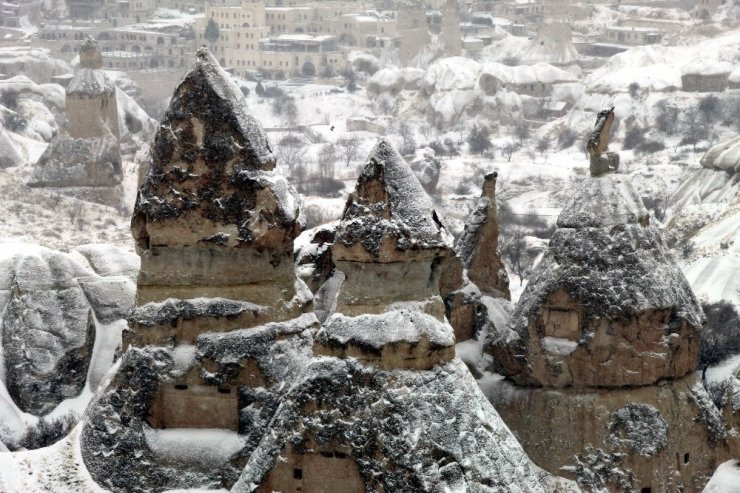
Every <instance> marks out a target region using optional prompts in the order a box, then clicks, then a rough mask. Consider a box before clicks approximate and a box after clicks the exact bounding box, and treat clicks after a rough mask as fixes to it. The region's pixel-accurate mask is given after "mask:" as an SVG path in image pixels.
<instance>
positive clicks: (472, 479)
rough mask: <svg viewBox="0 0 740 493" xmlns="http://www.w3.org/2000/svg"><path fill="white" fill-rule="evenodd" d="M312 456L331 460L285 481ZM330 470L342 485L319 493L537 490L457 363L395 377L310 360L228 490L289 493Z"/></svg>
mask: <svg viewBox="0 0 740 493" xmlns="http://www.w3.org/2000/svg"><path fill="white" fill-rule="evenodd" d="M313 454H322V455H324V456H328V457H331V461H329V462H327V463H322V465H323V466H324V467H325V470H326V475H325V474H323V473H322V472H321V471H316V470H303V469H302V470H301V476H300V478H298V479H297V478H296V476H297V475H296V476H293V474H294V472H293V469H294V468H297V467H299V466H300V464H307V463H308V464H311V463H312V462H310V458H311V457H312V456H313ZM328 457H327V458H328ZM299 458H303V460H302V461H298V460H297V459H299ZM335 468H336V469H338V470H341V471H344V474H342V476H340V481H339V482H338V483H337V484H334V483H333V481H325V482H324V483H322V486H323V487H322V490H321V491H326V492H330V493H345V492H347V491H454V490H461V491H462V490H467V491H500V492H504V491H521V492H538V491H545V489H544V488H543V486H542V484H541V482H540V481H539V479H538V477H537V474H536V473H535V472H534V470H533V468H532V467H531V465H530V463H529V461H528V459H527V457H526V456H525V455H524V454H523V453H522V451H521V449H520V447H519V445H518V444H517V443H516V440H515V439H514V438H513V436H512V435H511V433H510V432H509V430H508V429H507V428H506V427H505V426H503V423H502V422H501V421H500V419H499V417H498V416H497V415H496V412H495V411H494V409H493V407H491V406H490V405H489V404H488V402H486V401H485V399H484V397H483V395H482V394H481V391H480V389H479V388H478V386H477V384H476V383H475V380H473V378H472V376H471V375H470V373H469V372H468V370H467V369H466V368H465V365H464V364H463V363H462V362H460V361H459V360H457V359H455V360H453V361H451V362H449V363H447V364H443V365H438V366H435V367H434V368H433V369H431V370H424V371H401V372H399V371H382V370H378V369H377V368H376V367H374V366H372V365H365V364H363V363H361V362H358V361H356V360H353V359H351V358H350V359H347V360H337V359H335V358H323V359H317V360H314V361H313V362H312V363H311V364H310V365H309V366H307V367H306V368H305V369H304V370H303V372H302V375H301V378H300V379H299V380H298V381H296V383H295V385H293V386H292V388H291V391H290V392H289V393H288V394H287V395H286V396H285V398H284V399H283V401H282V404H281V406H280V408H279V409H278V412H277V415H276V416H275V419H274V420H273V422H272V424H271V430H270V433H269V434H267V435H266V436H265V439H264V440H263V441H262V442H261V443H260V444H259V447H258V448H257V449H256V450H255V451H254V453H253V454H252V456H251V458H250V460H249V461H248V462H247V464H246V467H245V469H244V472H243V473H242V476H241V478H240V479H239V481H238V482H237V483H236V484H235V486H234V488H233V491H235V492H248V491H254V489H253V488H254V486H253V485H260V486H259V487H258V488H257V491H261V492H262V491H264V492H269V491H272V490H273V489H275V488H276V487H278V486H279V487H280V488H283V491H295V489H296V488H297V487H301V488H303V480H302V478H306V479H307V480H308V481H309V482H311V481H315V477H316V475H319V477H324V478H326V477H327V476H328V477H333V476H332V471H333V470H334V469H335ZM347 484H350V485H356V484H360V485H363V489H358V488H356V487H354V488H352V489H345V488H347ZM304 491H308V490H307V489H304ZM311 491H317V490H311Z"/></svg>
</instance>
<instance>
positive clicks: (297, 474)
mask: <svg viewBox="0 0 740 493" xmlns="http://www.w3.org/2000/svg"><path fill="white" fill-rule="evenodd" d="M293 479H303V469H297V468H296V469H293Z"/></svg>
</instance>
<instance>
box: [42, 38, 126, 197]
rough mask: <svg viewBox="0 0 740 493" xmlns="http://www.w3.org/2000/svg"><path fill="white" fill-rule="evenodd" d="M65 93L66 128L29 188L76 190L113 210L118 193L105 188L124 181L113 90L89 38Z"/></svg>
mask: <svg viewBox="0 0 740 493" xmlns="http://www.w3.org/2000/svg"><path fill="white" fill-rule="evenodd" d="M66 93H67V97H66V113H67V122H66V125H65V126H64V127H63V128H62V130H61V131H60V133H59V134H58V135H57V136H56V137H54V139H53V140H52V141H51V143H50V144H49V147H47V149H46V150H45V151H44V153H43V154H42V155H41V157H40V158H39V160H38V162H37V163H36V166H35V168H34V172H33V176H32V177H31V181H30V182H29V186H35V187H57V188H67V189H69V188H75V189H77V190H76V191H77V192H78V193H79V194H80V195H81V196H83V197H85V198H89V199H91V200H94V201H98V202H102V203H106V204H110V205H117V203H118V200H119V198H120V195H121V191H120V190H117V191H112V189H111V188H110V187H115V186H116V185H118V184H120V183H121V180H122V178H123V172H122V167H121V153H120V145H119V129H118V104H117V101H116V88H115V85H114V84H113V83H112V82H111V81H110V80H109V79H108V77H107V76H106V75H105V72H104V71H103V70H102V55H101V53H100V49H99V48H98V44H97V41H95V40H94V39H92V38H88V39H87V41H85V42H84V43H83V45H82V46H81V47H80V67H79V68H78V69H77V71H76V72H75V75H74V77H73V78H72V80H71V81H70V83H69V85H68V86H67V90H66ZM98 187H106V188H105V189H104V190H100V189H98Z"/></svg>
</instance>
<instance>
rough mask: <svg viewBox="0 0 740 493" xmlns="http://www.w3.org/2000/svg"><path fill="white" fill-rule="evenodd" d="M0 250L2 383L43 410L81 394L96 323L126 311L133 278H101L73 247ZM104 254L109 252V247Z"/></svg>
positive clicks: (18, 399)
mask: <svg viewBox="0 0 740 493" xmlns="http://www.w3.org/2000/svg"><path fill="white" fill-rule="evenodd" d="M0 252H1V253H0V313H2V317H1V320H0V330H1V335H2V340H3V352H2V359H0V361H1V362H2V365H3V372H4V375H5V378H4V383H5V386H6V387H7V389H8V393H9V394H10V396H11V397H12V399H13V401H14V402H15V404H16V405H17V406H18V408H19V409H21V410H23V411H25V412H28V413H31V414H35V415H37V416H42V415H44V414H47V413H48V412H50V411H51V410H53V409H54V408H55V407H56V406H57V405H58V404H59V403H60V402H61V401H63V400H64V399H68V398H73V397H76V396H78V395H79V394H80V392H81V391H82V389H83V387H84V386H85V383H86V381H87V379H88V368H89V366H90V363H91V358H92V351H93V345H94V344H95V339H96V337H97V336H98V334H96V331H97V324H96V322H98V323H101V324H109V323H112V322H114V321H116V320H121V319H122V318H125V316H126V314H127V313H128V311H129V310H130V308H131V306H132V304H133V287H134V284H133V280H132V278H131V276H130V275H124V276H109V277H102V276H101V275H98V274H97V273H96V272H95V271H94V270H93V269H91V268H90V266H89V265H87V264H86V263H85V259H80V258H78V257H76V255H75V254H74V253H73V254H66V253H61V252H56V251H53V250H49V249H46V248H42V247H38V246H34V245H9V244H6V245H3V246H2V247H1V248H0ZM75 253H76V252H75ZM118 253H119V255H121V256H123V257H125V256H127V255H130V254H128V253H125V252H118ZM109 254H110V255H111V257H114V256H115V252H114V251H113V250H109ZM111 363H112V362H111ZM102 371H105V368H103V369H102ZM94 383H95V384H97V381H95V382H94Z"/></svg>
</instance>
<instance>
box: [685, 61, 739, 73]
mask: <svg viewBox="0 0 740 493" xmlns="http://www.w3.org/2000/svg"><path fill="white" fill-rule="evenodd" d="M733 70H735V64H733V63H730V62H728V61H725V60H712V59H707V58H706V57H698V58H695V59H693V60H691V61H690V62H688V63H686V64H684V65H683V66H682V67H681V74H683V75H686V74H699V75H718V74H729V73H731V72H732V71H733Z"/></svg>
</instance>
